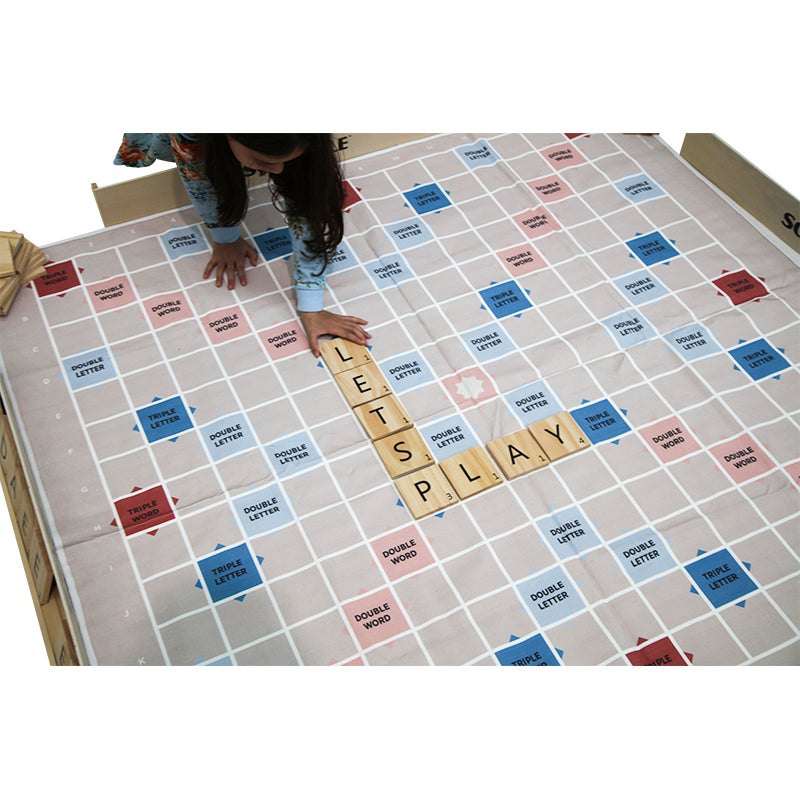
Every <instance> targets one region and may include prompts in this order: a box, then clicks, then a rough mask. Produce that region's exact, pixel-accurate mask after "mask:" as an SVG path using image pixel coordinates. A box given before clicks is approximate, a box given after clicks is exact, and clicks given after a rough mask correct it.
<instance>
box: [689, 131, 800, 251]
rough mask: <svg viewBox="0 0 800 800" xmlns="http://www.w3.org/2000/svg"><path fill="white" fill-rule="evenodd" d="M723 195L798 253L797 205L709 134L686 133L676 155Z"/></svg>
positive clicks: (799, 203)
mask: <svg viewBox="0 0 800 800" xmlns="http://www.w3.org/2000/svg"><path fill="white" fill-rule="evenodd" d="M680 155H681V158H684V159H685V160H686V161H688V162H689V164H691V166H692V167H694V168H695V169H696V170H697V171H698V172H699V173H700V174H701V175H702V176H703V177H705V178H706V179H707V180H709V181H710V182H711V183H713V184H714V186H716V187H717V189H719V190H720V191H721V192H722V193H723V194H725V195H727V196H728V197H729V198H730V199H731V200H732V201H733V202H734V203H736V204H737V205H738V206H740V207H741V208H743V209H744V210H745V211H747V212H748V213H749V214H751V215H752V216H753V217H754V218H755V219H757V220H758V221H759V222H760V223H761V224H762V225H763V226H764V227H765V228H767V230H769V231H770V233H772V234H773V235H775V236H776V237H777V238H778V239H780V240H781V241H782V242H783V243H784V244H785V245H787V246H788V247H789V248H791V249H792V250H794V251H795V252H796V253H800V201H799V200H798V199H797V198H796V197H794V196H793V195H791V194H789V192H787V191H786V190H785V189H784V188H782V187H781V186H779V185H778V184H777V183H775V182H774V181H773V180H771V179H770V178H768V177H767V176H766V175H765V174H764V173H763V172H761V170H759V169H758V168H757V167H755V166H754V165H753V164H751V163H750V162H749V161H748V160H747V159H746V158H744V157H743V156H742V155H740V154H739V153H737V152H736V150H734V149H733V148H732V147H731V146H730V145H728V144H726V143H725V142H724V141H723V140H722V139H720V138H719V136H716V135H715V134H713V133H687V134H686V136H685V137H684V140H683V145H682V146H681V152H680Z"/></svg>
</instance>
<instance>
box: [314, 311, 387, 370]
mask: <svg viewBox="0 0 800 800" xmlns="http://www.w3.org/2000/svg"><path fill="white" fill-rule="evenodd" d="M300 322H301V323H302V324H303V328H304V329H305V332H306V336H307V337H308V344H309V346H310V348H311V352H312V353H313V354H314V356H315V357H316V358H319V342H318V341H317V340H318V339H319V337H320V336H322V335H323V334H328V335H330V336H340V337H341V338H342V339H347V340H348V341H351V342H355V343H356V344H363V345H364V346H366V344H367V339H371V338H372V337H371V336H370V334H368V333H367V332H366V331H365V330H364V329H363V328H362V327H361V326H362V325H366V324H367V320H365V319H359V318H358V317H345V316H342V315H341V314H334V313H332V312H330V311H301V312H300Z"/></svg>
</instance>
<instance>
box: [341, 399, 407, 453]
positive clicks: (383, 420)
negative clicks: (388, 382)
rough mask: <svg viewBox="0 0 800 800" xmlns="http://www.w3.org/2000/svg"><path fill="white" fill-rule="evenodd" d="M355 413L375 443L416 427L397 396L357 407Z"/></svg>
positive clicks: (371, 401)
mask: <svg viewBox="0 0 800 800" xmlns="http://www.w3.org/2000/svg"><path fill="white" fill-rule="evenodd" d="M353 412H354V413H355V415H356V417H357V418H358V421H359V422H360V423H361V426H362V427H363V428H364V430H365V431H366V433H367V436H369V438H370V439H371V440H372V441H373V442H374V441H375V440H376V439H382V438H383V437H384V436H388V435H389V434H390V433H397V432H398V431H405V430H408V429H409V428H411V427H412V426H413V425H414V423H413V421H412V420H411V417H409V416H408V414H407V413H406V410H405V409H404V408H403V406H401V405H400V401H399V400H398V399H397V396H396V395H393V394H387V395H386V396H385V397H381V398H379V399H378V400H370V402H369V403H364V404H363V405H361V406H356V407H355V408H354V409H353Z"/></svg>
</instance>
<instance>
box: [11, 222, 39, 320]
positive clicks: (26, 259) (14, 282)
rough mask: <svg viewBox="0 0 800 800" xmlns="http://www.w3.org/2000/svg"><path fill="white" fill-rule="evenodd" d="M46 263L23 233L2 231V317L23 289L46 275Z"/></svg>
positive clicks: (37, 249)
mask: <svg viewBox="0 0 800 800" xmlns="http://www.w3.org/2000/svg"><path fill="white" fill-rule="evenodd" d="M45 261H46V259H45V256H44V254H43V253H42V251H41V250H40V249H39V248H38V247H36V246H35V245H33V244H31V243H30V242H29V241H28V240H27V239H26V238H25V237H24V236H23V235H22V234H21V233H17V232H16V231H0V317H4V316H6V314H8V310H9V309H10V308H11V304H12V303H13V302H14V298H15V297H16V296H17V292H18V291H19V290H20V288H21V287H23V286H24V285H25V284H26V283H28V282H30V281H32V280H35V279H36V278H40V277H41V276H42V275H44V274H45V266H44V264H45Z"/></svg>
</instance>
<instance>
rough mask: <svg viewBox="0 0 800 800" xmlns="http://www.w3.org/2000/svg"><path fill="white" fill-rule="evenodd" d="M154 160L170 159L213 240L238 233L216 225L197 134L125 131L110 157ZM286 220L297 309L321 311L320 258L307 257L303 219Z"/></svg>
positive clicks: (134, 162)
mask: <svg viewBox="0 0 800 800" xmlns="http://www.w3.org/2000/svg"><path fill="white" fill-rule="evenodd" d="M156 161H171V162H173V163H174V164H175V165H176V166H177V168H178V173H179V174H180V176H181V180H182V181H183V185H184V187H185V188H186V193H187V194H188V195H189V199H190V200H191V201H192V205H193V206H194V207H195V209H196V210H197V213H198V214H200V217H201V218H202V220H203V222H204V223H205V225H206V227H207V228H208V231H209V234H210V235H211V238H212V239H213V240H214V241H215V242H217V243H219V244H229V243H231V242H235V241H236V240H237V239H238V238H239V237H240V235H241V231H240V230H239V226H238V225H235V226H233V227H231V228H226V227H223V226H221V225H219V222H218V219H219V217H218V213H217V195H216V193H215V191H214V187H213V186H212V185H211V183H210V181H209V180H208V177H207V176H206V172H205V161H204V158H203V143H202V139H201V137H200V135H199V134H192V133H126V134H125V135H124V136H123V139H122V144H121V145H120V148H119V150H118V152H117V155H116V156H115V158H114V163H115V164H119V165H122V166H126V167H149V166H150V165H151V164H153V163H154V162H156ZM286 222H287V225H288V228H289V235H290V237H291V240H292V252H293V253H294V285H295V290H296V292H297V310H298V311H321V310H322V306H323V292H324V289H325V274H324V273H323V272H322V269H323V265H324V263H325V262H324V259H323V258H321V257H318V258H309V257H308V256H307V255H306V254H305V248H304V245H305V244H306V242H307V241H309V238H308V237H309V233H308V232H309V231H310V226H309V223H308V221H307V220H306V219H304V218H302V217H299V216H295V215H293V214H291V213H288V214H287V216H286ZM316 273H322V274H320V275H316Z"/></svg>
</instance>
